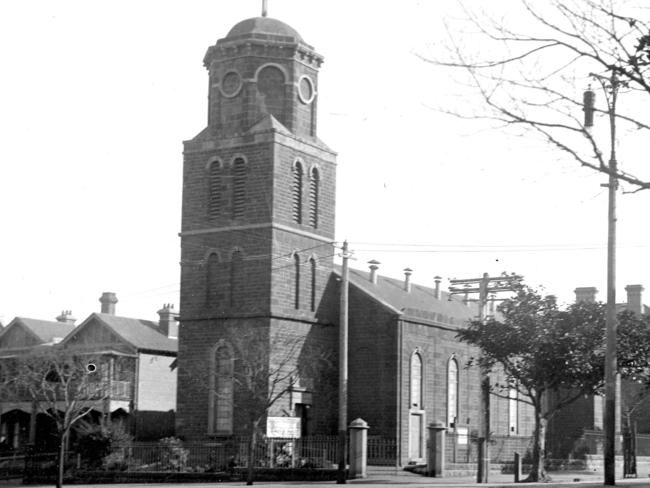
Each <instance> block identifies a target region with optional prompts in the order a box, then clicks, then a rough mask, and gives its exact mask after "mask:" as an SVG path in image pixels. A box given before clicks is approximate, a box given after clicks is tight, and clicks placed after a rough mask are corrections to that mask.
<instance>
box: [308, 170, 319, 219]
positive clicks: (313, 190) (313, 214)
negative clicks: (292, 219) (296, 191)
mask: <svg viewBox="0 0 650 488" xmlns="http://www.w3.org/2000/svg"><path fill="white" fill-rule="evenodd" d="M319 185H320V175H319V174H318V170H317V169H316V168H312V170H311V178H310V179H309V225H311V226H312V227H313V228H314V229H316V228H318V196H319V195H318V192H319V190H320V188H319Z"/></svg>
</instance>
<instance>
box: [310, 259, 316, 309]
mask: <svg viewBox="0 0 650 488" xmlns="http://www.w3.org/2000/svg"><path fill="white" fill-rule="evenodd" d="M309 270H310V271H311V283H310V285H311V289H310V293H309V302H310V309H311V311H312V312H315V311H316V260H315V259H314V258H311V259H310V260H309Z"/></svg>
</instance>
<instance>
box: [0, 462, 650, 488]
mask: <svg viewBox="0 0 650 488" xmlns="http://www.w3.org/2000/svg"><path fill="white" fill-rule="evenodd" d="M551 478H552V479H551V481H550V482H546V483H515V482H514V476H513V475H512V474H507V475H506V474H500V473H493V472H491V473H490V475H489V478H488V480H489V482H488V483H476V479H475V478H474V477H465V476H458V477H448V478H430V477H427V476H421V475H419V474H414V473H410V472H407V471H402V470H399V469H396V468H379V469H377V468H374V467H373V468H370V470H369V472H368V477H367V478H363V479H354V480H348V481H347V483H346V484H347V485H351V486H353V487H354V486H356V488H371V487H382V488H386V487H390V486H395V487H404V488H408V487H411V486H412V487H425V486H428V487H434V488H441V487H444V486H449V487H452V488H464V487H471V488H482V487H486V488H487V487H489V488H498V487H504V488H515V487H521V488H596V487H602V486H603V474H602V472H588V471H562V472H555V473H551ZM13 486H16V487H17V486H24V485H22V484H6V483H2V482H0V487H1V488H4V487H13ZM31 486H32V488H40V487H38V486H34V485H31ZM47 486H48V487H51V485H47ZM69 486H74V488H106V487H108V486H113V487H119V488H135V487H138V488H177V487H188V488H215V487H218V486H227V487H230V486H246V482H245V481H235V482H226V483H185V484H180V483H177V484H174V483H128V484H119V485H118V484H116V485H105V484H103V485H69ZM253 486H267V487H268V486H276V487H283V486H287V487H291V488H301V487H304V488H307V487H311V488H314V487H318V488H320V487H323V488H324V487H336V486H342V485H337V484H336V483H335V482H331V481H314V482H305V481H283V482H270V481H256V482H255V483H254V485H253ZM616 486H622V487H631V488H642V487H647V488H650V476H649V473H640V474H639V476H638V477H637V478H626V479H620V480H617V481H616Z"/></svg>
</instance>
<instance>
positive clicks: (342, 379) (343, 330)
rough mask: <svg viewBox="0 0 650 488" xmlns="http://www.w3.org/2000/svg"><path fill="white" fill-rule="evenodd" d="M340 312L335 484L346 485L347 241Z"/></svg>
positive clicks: (342, 273)
mask: <svg viewBox="0 0 650 488" xmlns="http://www.w3.org/2000/svg"><path fill="white" fill-rule="evenodd" d="M341 257H342V258H343V262H342V266H341V304H340V307H341V310H340V317H339V469H338V473H337V477H336V483H337V484H339V485H342V484H345V483H346V472H345V471H346V469H345V468H346V455H345V454H346V434H347V427H348V425H347V424H348V412H347V410H348V258H349V257H350V253H349V252H348V241H345V242H344V243H343V252H342V254H341Z"/></svg>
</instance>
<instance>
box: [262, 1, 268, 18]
mask: <svg viewBox="0 0 650 488" xmlns="http://www.w3.org/2000/svg"><path fill="white" fill-rule="evenodd" d="M267 10H268V5H267V0H262V17H266V14H267Z"/></svg>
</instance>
